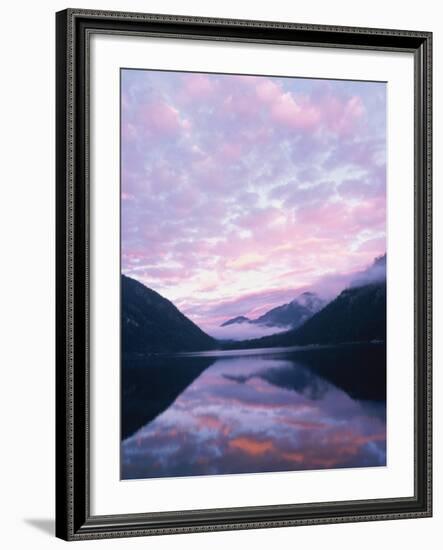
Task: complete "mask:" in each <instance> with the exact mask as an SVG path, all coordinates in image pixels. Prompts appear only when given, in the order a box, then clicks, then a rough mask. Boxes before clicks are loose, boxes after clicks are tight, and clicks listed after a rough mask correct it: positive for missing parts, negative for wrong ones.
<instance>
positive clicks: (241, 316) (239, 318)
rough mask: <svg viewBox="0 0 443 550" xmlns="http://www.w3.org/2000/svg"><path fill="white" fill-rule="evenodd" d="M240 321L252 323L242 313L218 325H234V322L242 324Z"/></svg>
mask: <svg viewBox="0 0 443 550" xmlns="http://www.w3.org/2000/svg"><path fill="white" fill-rule="evenodd" d="M242 323H252V321H251V320H250V319H248V318H247V317H245V316H244V315H239V316H238V317H234V318H233V319H229V320H228V321H225V322H224V323H222V324H221V325H220V326H221V327H227V326H229V325H236V324H242Z"/></svg>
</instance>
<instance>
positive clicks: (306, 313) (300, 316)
mask: <svg viewBox="0 0 443 550" xmlns="http://www.w3.org/2000/svg"><path fill="white" fill-rule="evenodd" d="M325 303H326V302H324V301H323V300H322V299H321V298H320V297H319V296H317V294H315V293H313V292H303V293H302V294H300V295H299V296H298V297H297V298H295V300H292V302H289V303H288V304H283V305H281V306H277V307H274V308H272V309H270V310H269V311H267V312H266V313H264V314H263V315H261V316H260V317H258V318H257V319H248V317H245V316H244V315H239V316H238V317H234V318H233V319H229V320H228V321H225V322H224V323H223V324H222V325H220V326H222V327H226V326H228V325H234V324H243V323H250V324H253V325H261V326H266V327H288V328H297V327H299V326H300V325H302V324H303V323H304V322H305V321H306V320H307V319H309V318H310V317H312V315H313V314H314V313H316V312H317V311H319V310H320V309H321V308H322V307H323V306H324V305H325Z"/></svg>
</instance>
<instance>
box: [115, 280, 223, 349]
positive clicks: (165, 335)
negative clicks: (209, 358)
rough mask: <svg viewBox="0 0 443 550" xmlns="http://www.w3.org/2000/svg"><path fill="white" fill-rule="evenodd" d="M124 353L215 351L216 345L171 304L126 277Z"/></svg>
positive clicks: (124, 288)
mask: <svg viewBox="0 0 443 550" xmlns="http://www.w3.org/2000/svg"><path fill="white" fill-rule="evenodd" d="M121 292H122V351H123V353H124V354H128V353H159V352H178V351H202V350H208V349H213V348H214V347H215V345H216V342H215V340H214V339H213V338H211V337H210V336H209V335H208V334H206V333H205V332H203V331H202V330H201V329H200V328H199V327H198V326H197V325H196V324H195V323H193V322H192V321H191V320H190V319H188V318H187V317H186V316H185V315H183V313H181V312H180V311H179V310H178V309H177V308H176V307H175V306H174V304H172V303H171V302H170V301H169V300H167V299H166V298H163V296H161V295H160V294H158V292H155V291H154V290H151V289H150V288H147V287H146V286H144V285H143V284H142V283H139V282H138V281H136V280H135V279H131V278H130V277H127V276H125V275H122V278H121Z"/></svg>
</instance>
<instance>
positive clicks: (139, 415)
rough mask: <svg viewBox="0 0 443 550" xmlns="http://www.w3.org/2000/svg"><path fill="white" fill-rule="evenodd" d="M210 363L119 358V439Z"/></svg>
mask: <svg viewBox="0 0 443 550" xmlns="http://www.w3.org/2000/svg"><path fill="white" fill-rule="evenodd" d="M212 363H214V359H213V358H209V357H187V356H184V355H183V356H175V357H173V356H168V355H158V356H152V355H151V356H149V357H137V358H131V359H130V358H127V357H126V358H125V359H123V369H122V391H121V400H122V401H121V404H122V414H121V439H122V440H124V439H126V438H127V437H129V436H130V435H132V434H133V433H135V432H136V431H137V430H138V429H140V428H141V427H142V426H144V425H145V424H147V423H148V422H151V421H152V420H154V419H155V418H156V417H157V416H158V415H159V414H161V413H162V412H163V411H165V410H166V409H167V408H168V407H169V406H170V405H171V404H172V403H173V402H174V401H175V400H176V399H177V397H178V396H179V395H180V394H181V393H182V392H183V391H184V390H185V389H186V388H187V387H188V386H189V385H190V384H192V382H193V381H194V380H195V379H196V378H198V377H199V376H200V374H201V373H202V372H203V371H204V370H205V369H207V368H208V367H209V366H210V365H212Z"/></svg>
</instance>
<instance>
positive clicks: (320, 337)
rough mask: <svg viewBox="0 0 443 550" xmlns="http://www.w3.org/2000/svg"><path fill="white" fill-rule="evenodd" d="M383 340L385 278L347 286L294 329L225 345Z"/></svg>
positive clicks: (259, 345)
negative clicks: (380, 280) (360, 284)
mask: <svg viewBox="0 0 443 550" xmlns="http://www.w3.org/2000/svg"><path fill="white" fill-rule="evenodd" d="M373 340H381V341H385V340H386V281H383V282H376V283H370V284H366V285H363V286H356V287H350V288H347V289H345V290H343V292H342V293H341V294H339V295H338V296H337V298H335V300H333V301H332V302H330V303H329V304H328V305H327V306H325V307H324V308H323V309H322V310H320V311H319V312H318V313H316V314H315V315H313V316H312V317H311V318H310V319H308V320H307V321H306V322H305V323H304V324H303V325H302V326H300V327H299V328H297V329H294V330H290V331H286V332H283V333H280V334H274V335H272V336H265V337H263V338H257V339H254V340H247V341H242V342H235V343H231V344H227V345H226V346H225V347H229V348H230V349H241V348H252V347H257V348H260V347H266V348H268V347H281V346H294V345H307V344H340V343H346V342H370V341H373Z"/></svg>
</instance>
